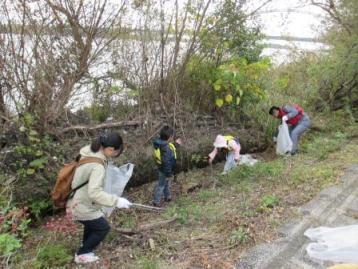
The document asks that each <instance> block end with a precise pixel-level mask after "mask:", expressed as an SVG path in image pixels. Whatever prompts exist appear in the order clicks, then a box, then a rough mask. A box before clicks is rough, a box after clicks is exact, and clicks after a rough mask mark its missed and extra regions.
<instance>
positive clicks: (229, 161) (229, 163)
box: [224, 152, 237, 173]
mask: <svg viewBox="0 0 358 269" xmlns="http://www.w3.org/2000/svg"><path fill="white" fill-rule="evenodd" d="M236 165H237V164H236V162H235V154H234V152H229V153H228V155H227V156H226V162H225V166H224V173H227V172H229V171H230V170H231V169H233V168H235V167H236Z"/></svg>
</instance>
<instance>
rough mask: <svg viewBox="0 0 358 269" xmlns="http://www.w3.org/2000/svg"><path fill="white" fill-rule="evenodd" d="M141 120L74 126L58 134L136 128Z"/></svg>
mask: <svg viewBox="0 0 358 269" xmlns="http://www.w3.org/2000/svg"><path fill="white" fill-rule="evenodd" d="M142 123H143V121H142V120H132V121H117V122H107V123H101V124H98V125H95V126H90V125H74V126H70V127H66V128H64V129H62V130H60V131H59V133H60V134H64V133H68V132H71V131H94V130H98V129H105V128H115V127H127V126H138V125H140V124H142Z"/></svg>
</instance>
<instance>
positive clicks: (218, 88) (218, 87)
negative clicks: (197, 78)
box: [214, 84, 221, 92]
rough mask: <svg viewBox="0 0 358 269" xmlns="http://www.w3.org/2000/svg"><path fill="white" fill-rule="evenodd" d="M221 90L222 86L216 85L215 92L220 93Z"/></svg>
mask: <svg viewBox="0 0 358 269" xmlns="http://www.w3.org/2000/svg"><path fill="white" fill-rule="evenodd" d="M220 88H221V85H218V84H214V90H215V91H217V92H218V91H220Z"/></svg>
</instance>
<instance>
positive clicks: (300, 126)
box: [290, 115, 311, 152]
mask: <svg viewBox="0 0 358 269" xmlns="http://www.w3.org/2000/svg"><path fill="white" fill-rule="evenodd" d="M310 126H311V120H310V118H309V117H308V116H307V115H303V117H302V119H301V120H300V121H299V122H298V123H297V125H296V126H295V127H293V129H292V130H291V131H290V137H291V140H292V144H293V145H292V152H296V151H297V149H298V141H299V139H300V137H301V135H302V134H303V133H304V132H305V131H307V129H308V128H309V127H310Z"/></svg>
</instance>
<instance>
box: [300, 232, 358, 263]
mask: <svg viewBox="0 0 358 269" xmlns="http://www.w3.org/2000/svg"><path fill="white" fill-rule="evenodd" d="M304 234H305V236H307V237H308V238H310V239H311V240H314V241H317V243H310V244H308V246H307V248H306V251H307V253H308V255H309V256H310V257H311V258H314V259H318V260H323V261H332V262H358V225H349V226H343V227H337V228H328V227H318V228H315V229H308V230H307V231H306V232H305V233H304Z"/></svg>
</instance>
